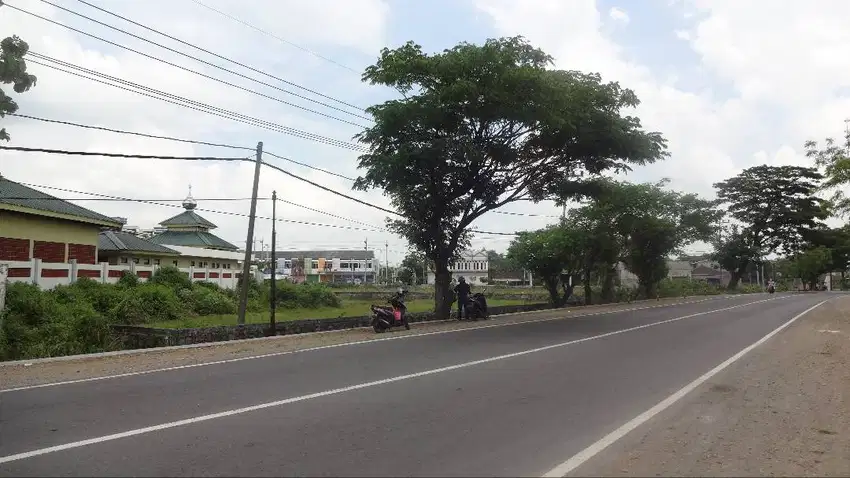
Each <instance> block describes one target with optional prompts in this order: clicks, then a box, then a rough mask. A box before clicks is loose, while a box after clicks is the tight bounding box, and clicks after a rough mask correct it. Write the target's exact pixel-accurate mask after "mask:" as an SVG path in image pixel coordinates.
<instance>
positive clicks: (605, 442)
mask: <svg viewBox="0 0 850 478" xmlns="http://www.w3.org/2000/svg"><path fill="white" fill-rule="evenodd" d="M829 300H831V299H826V300H823V301H821V302H818V303H817V304H816V305H814V306H812V307H809V308H808V309H806V310H805V311H803V312H801V313H800V314H797V315H796V316H794V318H792V319H791V320H789V321H788V322H785V323H784V324H782V325H780V326H779V327H777V328H775V329H773V330H772V331H771V332H770V333H768V334H767V335H765V336H764V337H762V338H760V339H759V340H758V341H756V342H755V343H754V344H752V345H750V346H748V347H747V348H745V349H744V350H741V351H740V352H738V353H736V354H735V355H733V356H731V357H729V358H728V359H727V360H726V361H725V362H723V363H721V364H720V365H718V366H716V367H714V368H713V369H711V370H709V371H708V372H706V373H705V374H704V375H702V376H701V377H699V378H697V379H696V380H694V381H693V382H691V383H689V384H687V385H685V386H684V387H683V388H682V389H681V390H679V391H677V392H676V393H674V394H673V395H670V396H669V397H667V398H665V399H664V400H662V401H661V402H659V403H658V404H657V405H655V406H654V407H652V408H650V409H649V410H647V411H645V412H643V413H641V414H640V415H638V416H636V417H635V418H633V419H631V420H629V421H628V422H626V423H625V424H623V425H622V426H621V427H620V428H617V429H616V430H614V431H612V432H611V433H609V434H607V435H605V436H604V437H602V438H600V439H599V440H598V441H597V442H596V443H593V444H592V445H590V446H589V447H587V448H585V449H584V450H582V451H580V452H578V453H577V454H575V455H573V456H572V457H571V458H570V459H569V460H567V461H565V462H563V463H561V464H560V465H558V466H556V467H555V468H552V469H551V470H549V472H547V473H546V474H545V475H543V478H555V477H558V478H560V477H564V476H567V474H569V473H570V472H572V471H573V470H575V469H576V468H578V467H579V466H581V465H582V464H584V463H585V462H587V461H588V460H590V459H591V458H593V457H594V456H596V455H597V454H599V453H600V452H601V451H602V450H604V449H605V448H607V447H609V446H611V445H613V444H614V443H615V442H616V441H617V440H619V439H621V438H623V437H624V436H626V435H627V434H628V433H629V432H631V431H632V430H634V429H635V428H637V427H639V426H641V425H643V424H644V423H646V422H647V421H649V420H650V419H651V418H652V417H654V416H656V415H658V414H659V413H661V412H663V411H664V410H666V409H667V408H669V407H670V406H671V405H673V404H674V403H676V402H677V401H679V400H681V399H682V397H684V396H685V395H687V394H688V393H690V392H692V391H693V390H694V389H696V388H697V387H699V386H700V385H702V384H703V383H705V382H707V381H708V380H710V379H711V378H712V377H714V376H715V375H717V374H718V373H720V372H721V371H722V370H723V369H725V368H726V367H728V366H730V365H732V364H733V363H735V362H737V361H738V360H740V359H741V357H743V356H744V355H746V354H747V353H749V352H750V351H752V350H753V349H754V348H756V347H758V346H759V345H761V344H763V343H765V342H767V341H768V340H770V338H771V337H773V336H774V335H776V334H778V333H779V332H781V331H782V330H783V329H785V328H786V327H788V326H789V325H791V324H793V323H794V322H796V321H797V320H798V319H800V318H801V317H803V316H804V315H806V314H808V313H809V312H811V311H813V310H815V309H816V308H818V307H820V306H821V305H823V304H824V303H826V302H828V301H829Z"/></svg>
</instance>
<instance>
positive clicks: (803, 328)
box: [569, 296, 850, 476]
mask: <svg viewBox="0 0 850 478" xmlns="http://www.w3.org/2000/svg"><path fill="white" fill-rule="evenodd" d="M569 476H850V297H848V296H839V297H835V298H833V299H832V300H830V301H829V302H827V303H826V304H824V305H822V306H820V307H818V308H817V309H815V310H813V311H812V312H809V313H808V314H807V315H806V316H804V317H803V318H801V319H800V320H798V321H797V322H795V323H794V324H792V325H791V326H790V327H789V328H788V329H786V330H784V331H782V332H780V333H779V334H777V335H776V336H775V337H773V338H772V339H771V340H769V341H768V342H766V343H764V344H762V345H761V346H760V347H758V348H756V349H754V350H753V351H752V352H750V353H749V354H747V355H746V356H744V357H743V358H742V359H741V360H739V361H738V362H736V363H734V364H732V365H731V366H729V368H727V369H725V370H724V371H722V372H720V373H719V374H718V375H716V376H715V377H713V378H712V379H711V380H709V381H708V382H707V383H705V384H703V385H702V386H700V387H699V388H697V389H696V390H694V391H693V392H691V394H689V395H687V396H686V397H685V398H683V399H682V400H681V401H680V402H678V403H677V404H675V405H673V406H672V407H670V408H669V409H667V410H666V411H664V412H662V413H660V414H659V415H657V416H655V417H654V418H653V419H651V420H650V421H649V422H647V423H645V424H644V425H642V426H641V427H639V428H638V429H636V430H634V431H633V432H631V433H630V434H628V435H626V436H625V437H624V438H622V439H621V440H620V441H619V442H617V443H615V444H613V445H611V446H610V447H609V448H608V449H606V450H603V451H602V452H601V453H600V454H599V455H597V456H596V457H594V458H592V459H591V460H590V461H588V462H587V463H585V464H584V465H582V466H580V467H578V468H577V469H576V470H573V472H572V473H570V475H569Z"/></svg>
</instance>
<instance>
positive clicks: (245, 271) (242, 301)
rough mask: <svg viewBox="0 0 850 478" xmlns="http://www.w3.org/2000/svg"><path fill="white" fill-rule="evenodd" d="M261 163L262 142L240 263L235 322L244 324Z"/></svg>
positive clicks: (259, 148) (256, 165)
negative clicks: (242, 257) (243, 250)
mask: <svg viewBox="0 0 850 478" xmlns="http://www.w3.org/2000/svg"><path fill="white" fill-rule="evenodd" d="M262 165H263V142H262V141H260V142H259V143H257V162H256V163H255V164H254V187H253V189H252V191H251V212H250V213H249V215H248V240H247V241H245V262H244V263H243V264H242V289H241V290H240V291H239V315H238V316H237V318H236V323H237V324H239V325H245V312H246V311H247V310H248V276H250V275H251V253H252V252H253V241H254V222H255V221H256V219H257V190H258V189H259V188H260V167H261V166H262Z"/></svg>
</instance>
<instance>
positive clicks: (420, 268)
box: [398, 252, 427, 285]
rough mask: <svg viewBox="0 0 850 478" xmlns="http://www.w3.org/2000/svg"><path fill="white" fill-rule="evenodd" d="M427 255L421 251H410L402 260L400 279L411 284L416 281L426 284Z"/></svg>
mask: <svg viewBox="0 0 850 478" xmlns="http://www.w3.org/2000/svg"><path fill="white" fill-rule="evenodd" d="M425 260H426V259H425V255H424V254H422V253H419V252H409V253H408V254H407V255H406V256H404V259H403V260H402V261H401V265H400V266H399V271H398V280H400V281H401V282H403V283H405V284H408V285H411V284H415V283H420V284H424V283H425V282H426V280H427V278H426V277H425V274H426V273H427V271H426V270H425Z"/></svg>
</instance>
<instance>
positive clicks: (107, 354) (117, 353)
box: [0, 292, 766, 368]
mask: <svg viewBox="0 0 850 478" xmlns="http://www.w3.org/2000/svg"><path fill="white" fill-rule="evenodd" d="M760 294H766V293H758V292H757V293H750V294H718V295H710V296H701V295H700V296H690V297H682V298H678V297H677V298H673V297H668V298H664V299H642V300H635V301H632V302H617V303H613V304H594V305H583V306H575V307H571V308H561V309H556V308H551V309H541V310H532V311H524V312H510V313H505V314H497V315H491V316H490V318H491V319H493V318H497V317H509V316H515V315H517V316H521V315H528V314H539V313H543V312H550V311H556V310H559V311H561V312H564V313H570V312H575V311H576V310H579V311H581V310H592V309H600V308H603V307H617V306H631V305H633V304H642V303H647V302H662V301H665V303H663V304H659V305H658V307H665V306H674V305H680V304H687V303H699V302H706V301H710V300H726V299H731V298H735V297H740V296H755V295H760ZM697 297H699V298H700V299H697V300H688V299H691V298H697ZM673 300H678V302H666V301H673ZM621 311H622V312H628V311H631V309H630V308H628V307H627V308H625V309H623V310H612V311H611V313H616V312H621ZM586 315H593V314H592V313H591V314H584V315H580V317H584V316H586ZM564 318H569V317H564ZM449 322H457V320H456V319H446V320H428V321H422V322H416V323H411V326H412V327H414V328H419V327H422V326H423V325H427V324H440V323H449ZM471 328H474V327H471ZM364 329H370V327H357V328H350V329H337V330H325V331H321V332H305V333H303V334H289V335H276V336H272V337H256V338H249V339H237V340H224V341H219V342H204V343H200V344H188V345H171V346H167V347H152V348H145V349H130V350H118V351H114V352H100V353H94V354H77V355H63V356H61V357H46V358H39V359H32V360H14V361H7V362H0V368H3V367H21V366H23V367H28V366H32V365H38V364H44V363H52V362H70V361H75V360H80V361H82V360H92V359H98V358H111V357H121V356H126V355H140V354H145V355H155V354H158V353H168V352H170V351H174V350H186V349H194V348H209V347H220V346H224V345H230V344H241V343H249V342H250V343H257V342H259V341H264V340H281V339H284V338H288V337H296V336H304V337H310V336H315V335H319V334H334V333H342V332H348V331H352V330H364ZM411 335H418V334H411Z"/></svg>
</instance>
